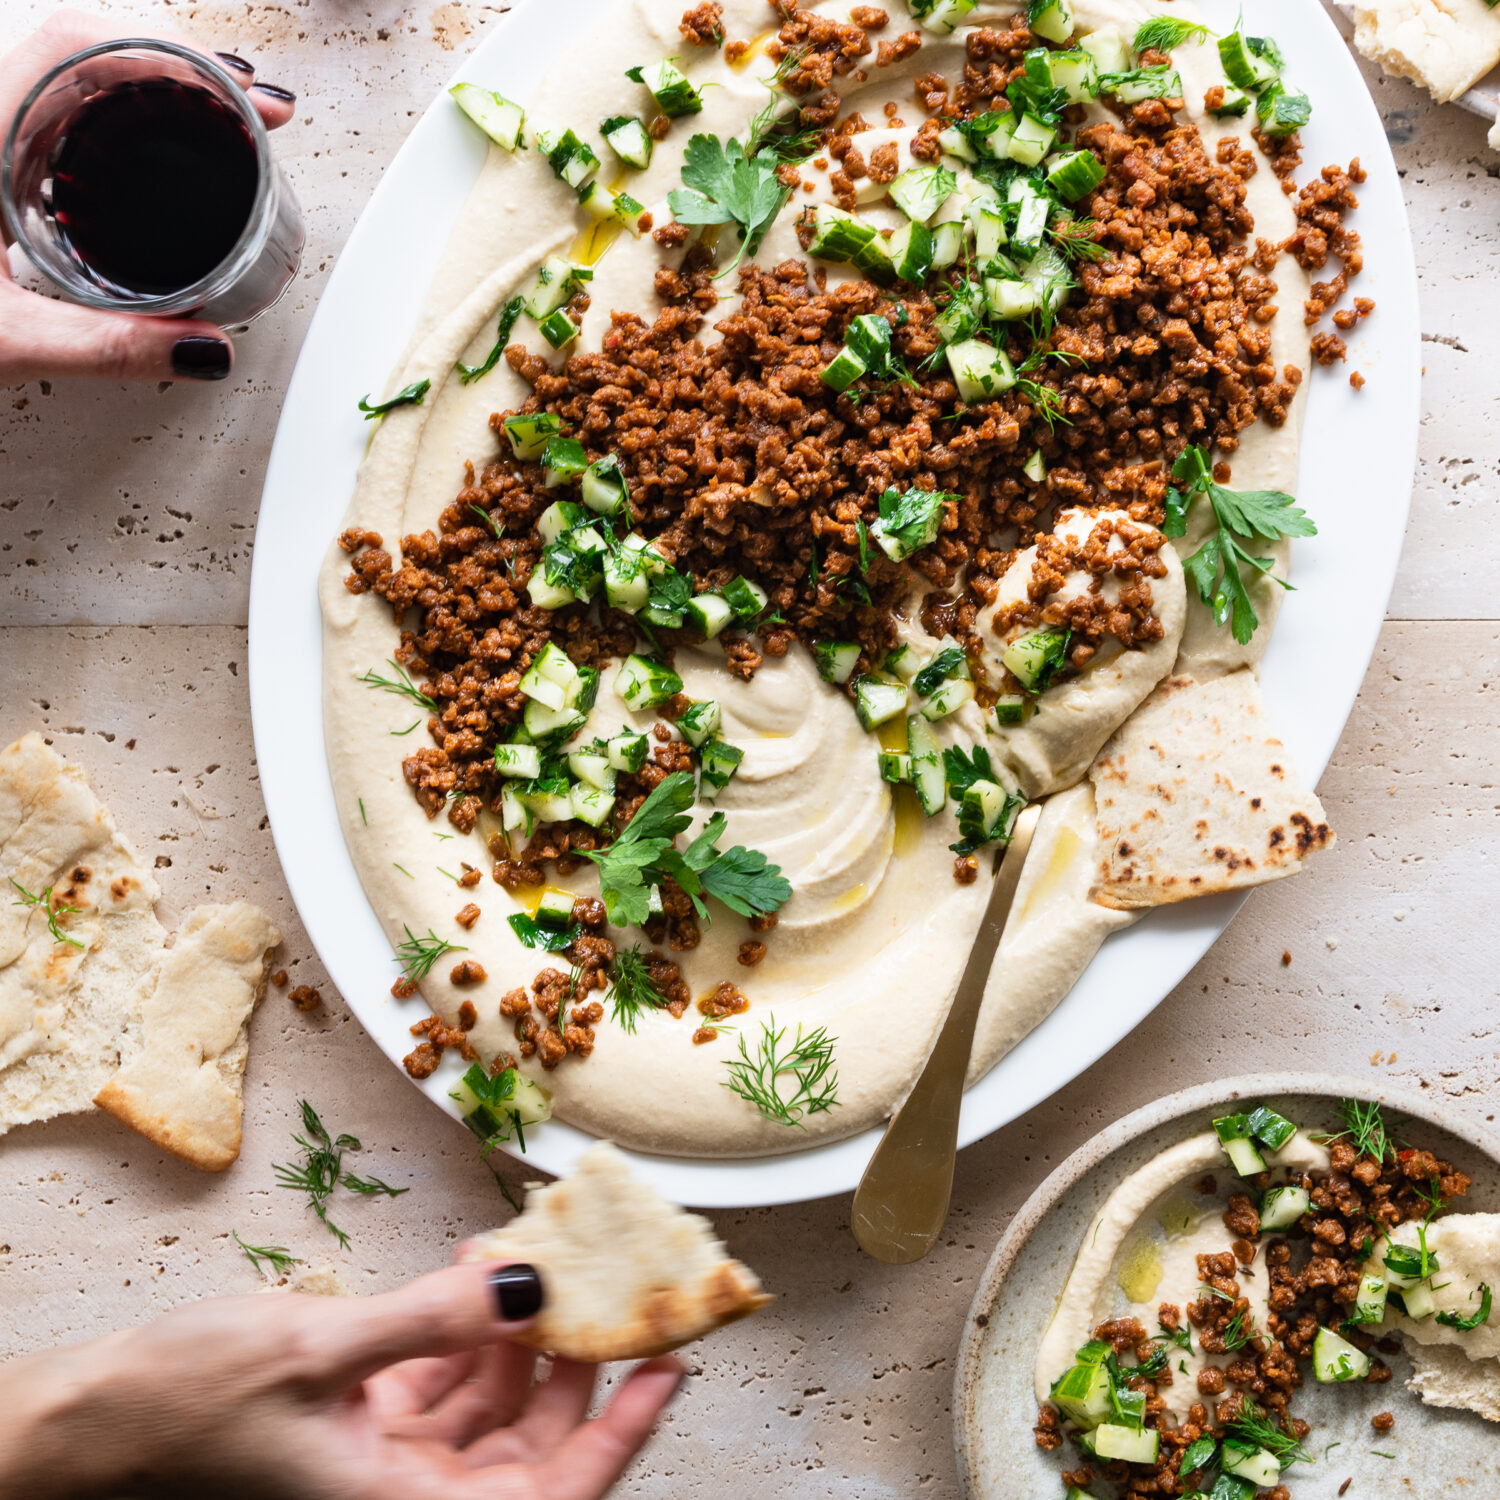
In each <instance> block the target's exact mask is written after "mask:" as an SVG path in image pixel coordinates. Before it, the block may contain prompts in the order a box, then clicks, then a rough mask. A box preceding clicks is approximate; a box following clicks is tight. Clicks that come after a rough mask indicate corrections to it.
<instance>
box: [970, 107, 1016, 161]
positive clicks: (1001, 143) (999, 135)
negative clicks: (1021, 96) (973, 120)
mask: <svg viewBox="0 0 1500 1500" xmlns="http://www.w3.org/2000/svg"><path fill="white" fill-rule="evenodd" d="M1020 123H1021V116H1020V114H1019V113H1018V112H1017V111H1015V110H1011V111H1010V112H1009V113H1007V114H1002V115H1001V116H1000V118H999V120H998V121H997V122H996V123H995V125H993V126H992V127H991V128H990V130H989V132H988V134H986V135H984V136H982V137H981V138H980V146H979V149H980V151H981V153H982V154H983V155H985V156H992V157H994V158H995V159H996V160H997V161H1009V160H1010V142H1011V137H1012V136H1013V135H1015V133H1016V126H1017V125H1019V124H1020Z"/></svg>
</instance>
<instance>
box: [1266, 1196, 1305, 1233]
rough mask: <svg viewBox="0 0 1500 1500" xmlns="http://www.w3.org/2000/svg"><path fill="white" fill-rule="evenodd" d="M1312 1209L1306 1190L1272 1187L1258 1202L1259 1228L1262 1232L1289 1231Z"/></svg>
mask: <svg viewBox="0 0 1500 1500" xmlns="http://www.w3.org/2000/svg"><path fill="white" fill-rule="evenodd" d="M1311 1208H1312V1199H1311V1197H1309V1196H1308V1192H1307V1189H1306V1188H1300V1187H1273V1188H1271V1189H1269V1190H1268V1191H1267V1193H1266V1195H1265V1197H1264V1198H1262V1199H1261V1200H1260V1227H1261V1230H1262V1231H1263V1232H1266V1233H1274V1232H1275V1231H1276V1230H1278V1229H1290V1228H1291V1227H1292V1225H1293V1224H1295V1223H1296V1222H1297V1221H1298V1220H1299V1219H1300V1218H1301V1217H1302V1216H1303V1214H1305V1213H1307V1212H1308V1211H1309V1210H1310V1209H1311Z"/></svg>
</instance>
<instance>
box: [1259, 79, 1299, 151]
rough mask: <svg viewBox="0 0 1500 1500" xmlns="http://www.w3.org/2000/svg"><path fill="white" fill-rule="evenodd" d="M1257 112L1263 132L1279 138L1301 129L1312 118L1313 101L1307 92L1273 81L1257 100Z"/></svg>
mask: <svg viewBox="0 0 1500 1500" xmlns="http://www.w3.org/2000/svg"><path fill="white" fill-rule="evenodd" d="M1255 114H1256V118H1257V120H1258V121H1259V122H1260V128H1261V131H1262V133H1263V134H1265V135H1268V136H1271V137H1273V138H1278V139H1279V138H1280V137H1281V136H1286V135H1290V134H1291V133H1292V132H1293V131H1294V130H1301V129H1302V127H1303V126H1304V125H1306V124H1307V122H1308V121H1309V120H1310V119H1312V101H1311V100H1310V99H1309V98H1308V97H1307V95H1306V94H1299V93H1294V92H1293V91H1292V90H1291V89H1288V88H1284V87H1283V86H1282V85H1281V84H1280V83H1273V84H1272V85H1271V86H1270V87H1269V88H1267V89H1266V90H1265V91H1264V92H1263V93H1262V94H1261V96H1260V98H1259V99H1258V100H1257V101H1256V105H1255Z"/></svg>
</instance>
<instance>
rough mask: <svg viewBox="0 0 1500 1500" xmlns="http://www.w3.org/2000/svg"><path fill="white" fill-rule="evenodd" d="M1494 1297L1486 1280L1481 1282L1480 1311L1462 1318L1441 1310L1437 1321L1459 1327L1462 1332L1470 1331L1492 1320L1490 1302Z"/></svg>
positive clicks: (1446, 1326)
mask: <svg viewBox="0 0 1500 1500" xmlns="http://www.w3.org/2000/svg"><path fill="white" fill-rule="evenodd" d="M1493 1301H1494V1297H1493V1295H1492V1294H1491V1292H1490V1289H1489V1287H1488V1286H1486V1285H1485V1283H1484V1282H1482V1281H1481V1282H1480V1283H1479V1311H1478V1312H1476V1313H1470V1314H1469V1316H1468V1317H1467V1318H1461V1317H1459V1315H1458V1314H1457V1313H1453V1312H1440V1313H1439V1314H1438V1315H1437V1321H1438V1322H1439V1323H1441V1324H1442V1325H1443V1326H1444V1327H1445V1328H1457V1329H1458V1330H1459V1332H1461V1333H1470V1332H1472V1331H1473V1330H1474V1329H1476V1328H1478V1327H1479V1326H1480V1324H1482V1323H1488V1322H1489V1320H1490V1304H1491V1303H1492V1302H1493Z"/></svg>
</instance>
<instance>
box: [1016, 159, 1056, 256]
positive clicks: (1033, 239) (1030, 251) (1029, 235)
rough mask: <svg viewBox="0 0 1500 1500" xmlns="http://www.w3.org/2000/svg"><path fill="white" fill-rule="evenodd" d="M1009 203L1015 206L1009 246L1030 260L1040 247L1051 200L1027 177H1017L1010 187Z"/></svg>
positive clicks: (1050, 209)
mask: <svg viewBox="0 0 1500 1500" xmlns="http://www.w3.org/2000/svg"><path fill="white" fill-rule="evenodd" d="M1010 201H1011V202H1012V203H1013V204H1015V205H1016V229H1015V233H1014V234H1013V235H1012V236H1011V245H1012V247H1013V249H1014V250H1015V253H1016V254H1017V255H1018V256H1022V257H1025V258H1026V259H1030V258H1031V257H1032V256H1034V255H1035V254H1036V253H1037V251H1038V250H1040V249H1041V247H1042V236H1043V235H1044V234H1046V232H1047V218H1048V215H1049V214H1050V213H1051V212H1052V200H1051V199H1050V198H1049V197H1048V196H1047V195H1046V193H1044V192H1042V191H1041V190H1040V188H1038V186H1037V185H1036V184H1035V183H1034V182H1032V180H1031V179H1030V178H1029V177H1017V178H1015V179H1014V180H1013V181H1012V182H1011V185H1010Z"/></svg>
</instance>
